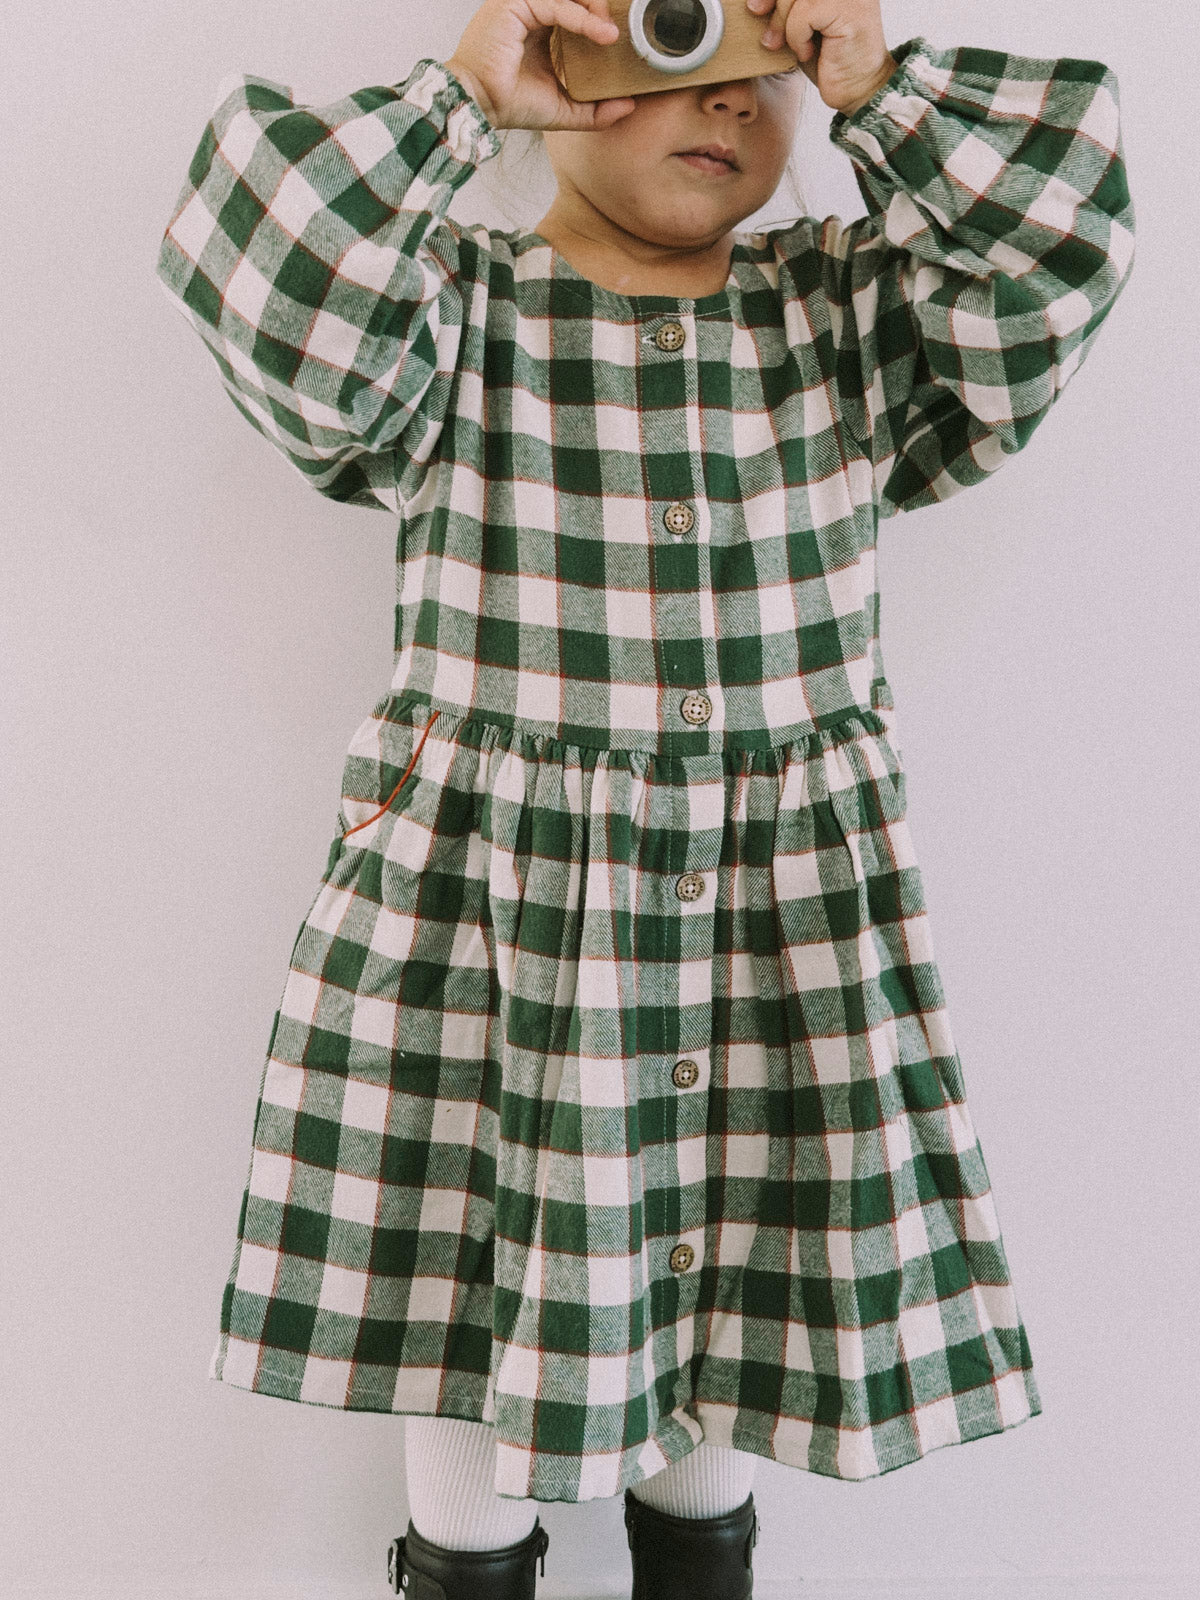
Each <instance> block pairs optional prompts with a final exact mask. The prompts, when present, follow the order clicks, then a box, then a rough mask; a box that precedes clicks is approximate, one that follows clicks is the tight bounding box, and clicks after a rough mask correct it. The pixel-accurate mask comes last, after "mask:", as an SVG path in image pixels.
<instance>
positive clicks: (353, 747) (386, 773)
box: [338, 706, 441, 847]
mask: <svg viewBox="0 0 1200 1600" xmlns="http://www.w3.org/2000/svg"><path fill="white" fill-rule="evenodd" d="M380 709H381V707H380V706H377V707H376V708H375V710H374V711H373V712H372V713H371V715H370V716H368V717H366V718H365V719H364V720H363V722H362V723H361V724H360V725H359V728H358V730H357V732H356V733H355V735H354V737H353V739H351V741H350V745H349V748H348V750H347V752H346V761H345V766H344V768H343V771H342V797H341V804H340V806H339V809H338V842H339V844H340V843H341V842H345V843H347V844H349V845H351V846H363V847H365V846H366V845H367V844H369V842H370V841H371V839H372V838H373V837H374V835H375V829H374V827H373V824H374V823H377V822H378V821H379V820H380V818H381V817H384V816H386V815H387V814H388V813H389V812H390V811H392V810H394V809H395V808H396V806H397V805H399V804H400V802H401V801H402V800H404V799H405V797H406V796H407V795H408V793H409V791H410V790H411V789H412V788H413V787H414V785H415V782H416V776H417V772H418V767H419V763H420V758H421V747H422V745H423V744H424V743H425V740H426V738H427V737H428V735H429V731H430V729H431V728H432V727H433V725H434V723H435V722H436V721H437V720H438V717H439V716H440V715H441V713H440V711H434V712H433V713H432V714H431V715H430V716H429V717H428V720H426V721H425V722H423V723H421V724H419V725H418V724H415V723H413V722H410V721H408V720H402V721H398V722H396V721H391V720H389V719H388V718H386V717H382V716H380V715H379V714H378V713H379V711H380ZM410 709H411V711H413V712H418V711H419V708H418V707H415V706H414V707H412V708H410ZM406 716H407V713H406Z"/></svg>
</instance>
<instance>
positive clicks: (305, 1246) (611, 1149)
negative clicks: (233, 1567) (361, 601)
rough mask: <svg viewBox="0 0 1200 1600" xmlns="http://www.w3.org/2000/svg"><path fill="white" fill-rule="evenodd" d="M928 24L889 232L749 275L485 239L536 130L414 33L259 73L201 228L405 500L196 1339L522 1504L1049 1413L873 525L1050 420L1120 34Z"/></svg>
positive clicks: (257, 389)
mask: <svg viewBox="0 0 1200 1600" xmlns="http://www.w3.org/2000/svg"><path fill="white" fill-rule="evenodd" d="M892 53H893V55H894V56H895V58H896V61H897V63H898V70H897V71H896V73H895V74H894V75H893V77H892V78H891V80H890V81H889V82H888V84H886V85H885V86H884V87H883V88H882V89H881V90H880V91H879V92H878V93H877V94H876V95H875V96H874V97H873V98H872V99H871V100H870V101H868V102H867V104H866V105H865V106H862V107H861V108H860V109H859V110H857V111H856V112H855V113H854V114H853V115H852V116H850V117H845V116H843V115H842V114H841V113H838V114H836V115H835V116H834V118H833V121H832V124H831V126H830V138H831V140H832V141H833V143H834V144H836V145H837V146H838V147H839V148H840V149H842V150H844V151H845V152H846V154H847V155H848V156H849V157H850V158H851V160H852V162H853V164H854V169H855V173H856V177H857V180H858V183H859V187H860V189H861V192H862V195H863V197H864V199H865V201H866V204H867V206H868V209H869V215H868V216H866V217H864V218H861V219H859V220H857V221H854V222H852V223H850V224H848V225H847V224H843V223H842V222H841V221H840V220H839V219H838V218H836V217H826V218H825V219H824V220H823V221H822V220H819V219H816V218H813V217H804V218H802V219H801V220H799V221H798V222H796V223H794V224H792V225H790V226H788V227H786V228H780V229H777V230H774V231H770V232H760V233H739V234H737V235H736V243H735V245H734V249H733V258H732V263H731V271H730V275H729V279H728V282H727V285H726V287H725V288H724V289H723V290H722V291H720V292H719V293H715V294H709V295H705V296H702V297H699V298H695V299H680V298H676V297H673V296H669V295H658V294H647V295H623V294H618V293H615V292H613V291H610V290H608V289H605V288H602V287H599V286H597V285H595V284H593V283H592V282H590V281H589V280H588V279H586V278H584V277H583V276H582V275H581V274H580V273H579V272H578V271H577V270H575V269H574V268H572V267H571V265H570V264H569V263H568V262H567V261H566V260H565V259H564V258H563V257H562V256H561V255H559V254H558V253H557V252H556V251H554V250H553V249H552V248H551V247H550V245H549V243H548V241H547V240H545V239H544V238H542V237H541V236H540V235H538V234H536V233H533V232H529V231H523V230H516V231H511V232H503V231H497V230H490V229H487V228H484V227H483V226H479V225H477V226H469V225H463V224H460V223H456V222H453V221H451V220H449V219H448V218H447V216H446V215H445V213H446V209H447V207H448V204H449V202H450V199H451V196H452V195H453V193H454V192H455V190H456V189H457V188H458V187H459V186H460V185H461V184H463V183H464V182H465V181H466V180H467V179H468V178H469V177H470V176H471V174H472V173H473V172H474V171H475V170H476V168H477V167H478V166H479V165H480V164H481V163H482V162H484V161H485V160H487V159H489V158H490V157H492V156H493V155H495V154H496V153H497V152H498V150H499V148H500V143H499V140H498V138H497V134H496V131H495V129H493V128H492V127H491V126H490V124H489V123H488V122H487V121H486V119H485V118H484V116H483V114H482V112H481V111H480V109H479V107H478V105H477V104H476V103H475V102H474V101H473V100H472V99H471V98H470V97H469V96H468V95H467V93H466V91H465V90H464V88H463V86H462V85H461V84H460V83H459V82H458V81H457V79H455V77H454V76H453V75H452V74H451V73H450V72H449V71H448V70H447V69H446V68H445V66H443V65H442V64H440V63H439V62H437V61H435V60H431V59H424V60H421V61H419V62H418V63H417V65H416V66H415V67H414V68H413V70H412V72H411V73H410V74H409V76H408V77H407V78H406V79H405V80H404V81H403V82H402V83H400V84H398V85H395V86H385V87H376V88H368V89H364V90H362V91H360V92H358V93H355V94H351V95H348V96H347V97H346V98H344V99H341V100H338V101H336V102H335V103H333V104H331V105H325V106H319V107H312V106H301V105H297V104H295V102H294V99H293V96H292V94H291V92H290V91H289V90H288V89H287V88H286V87H283V86H282V85H279V84H277V83H273V82H270V81H268V80H266V79H263V78H258V77H252V76H248V75H235V76H234V77H233V78H231V79H227V80H226V81H225V82H224V83H223V84H222V86H221V93H220V96H219V100H218V104H217V106H216V109H215V110H214V112H213V115H212V120H211V122H210V123H209V125H208V127H207V128H206V130H205V133H204V137H203V139H202V140H201V143H200V146H199V149H198V150H197V152H196V155H195V157H194V158H193V161H192V164H191V169H190V172H189V176H188V181H187V183H186V185H185V187H184V190H183V193H182V195H181V197H180V201H179V205H178V207H177V210H176V212H175V215H174V217H173V219H172V221H171V223H170V225H169V227H168V228H167V231H166V237H165V239H164V241H163V244H162V251H161V257H160V260H159V266H158V271H159V275H160V277H161V279H162V282H163V284H164V286H165V288H166V290H167V292H168V294H169V295H170V296H171V298H172V300H173V302H174V303H175V304H176V306H177V307H178V308H179V309H181V310H182V312H183V313H184V314H185V315H186V316H187V317H188V318H189V320H190V321H191V322H192V324H193V325H194V327H195V329H196V331H197V332H198V333H199V334H200V336H201V337H202V338H203V339H204V341H205V343H206V345H207V346H208V348H209V350H210V351H211V353H212V355H213V356H214V357H215V359H216V362H217V365H218V367H219V370H220V375H221V379H222V381H223V383H224V385H225V387H226V389H227V390H228V393H229V395H230V396H231V398H232V399H233V402H234V404H235V405H236V406H237V407H238V409H239V410H240V411H241V412H242V414H243V415H244V416H245V417H246V419H247V420H248V421H249V422H250V423H252V424H253V425H254V427H255V428H257V429H259V430H260V431H261V432H262V433H263V434H265V435H266V437H267V438H268V439H269V440H271V442H272V443H273V444H275V445H276V446H278V448H279V449H280V450H281V451H283V452H284V454H285V455H286V456H287V457H288V459H289V460H290V461H291V462H292V463H293V465H295V466H296V467H297V468H298V469H299V470H300V471H301V472H303V473H304V474H305V475H306V477H307V479H308V481H309V482H310V484H311V485H312V487H313V488H314V489H316V490H318V491H319V492H320V493H322V494H324V495H328V496H330V497H331V498H333V499H335V500H339V501H344V502H346V503H347V504H349V505H354V506H372V507H374V508H375V509H377V510H379V509H384V510H387V511H389V512H390V513H391V514H392V515H393V516H394V517H396V518H397V519H398V542H397V564H396V578H397V608H396V637H395V642H396V656H395V675H394V678H393V680H392V682H391V684H390V686H389V688H388V690H387V692H386V693H384V694H383V695H381V696H380V698H379V700H378V701H377V703H376V704H375V705H374V706H373V707H372V709H371V711H370V713H369V715H367V716H366V717H365V718H364V720H363V721H362V723H361V725H360V726H359V728H358V729H357V731H356V732H355V733H354V735H353V737H352V739H351V741H350V745H349V749H348V752H347V756H346V762H345V772H344V781H343V786H342V788H343V792H342V796H341V804H340V809H339V813H338V817H337V824H336V830H335V836H334V837H333V839H332V842H331V848H330V851H329V857H328V862H327V865H326V867H325V870H324V873H323V875H322V877H321V879H320V885H319V888H318V889H317V892H316V896H315V899H314V900H313V903H312V906H311V909H310V910H309V911H308V913H307V915H306V916H305V918H304V921H303V923H302V925H301V928H300V931H299V933H298V935H297V938H296V942H295V947H294V949H293V952H292V955H291V958H290V962H289V970H288V973H287V977H286V981H285V983H284V987H283V994H282V998H281V1000H280V1004H279V1008H278V1011H277V1013H276V1015H275V1020H274V1026H273V1028H272V1030H271V1037H270V1042H269V1044H268V1049H267V1060H266V1063H265V1066H264V1069H263V1077H262V1083H261V1097H260V1100H259V1104H258V1109H257V1115H256V1118H255V1124H254V1132H253V1151H252V1157H251V1161H250V1168H249V1177H248V1182H247V1185H246V1191H245V1196H244V1201H243V1205H242V1211H241V1216H240V1219H239V1225H238V1241H237V1247H236V1251H235V1254H234V1260H233V1266H232V1270H231V1272H230V1276H229V1282H228V1285H227V1288H226V1291H225V1294H224V1298H223V1303H222V1307H221V1327H220V1335H219V1340H218V1343H217V1347H216V1349H215V1351H214V1354H213V1360H212V1366H211V1369H210V1374H211V1376H212V1377H214V1378H217V1379H220V1380H222V1381H223V1382H225V1383H228V1384H233V1385H236V1386H237V1387H239V1388H242V1389H247V1390H252V1391H255V1392H257V1393H260V1394H270V1395H276V1396H281V1397H283V1398H286V1399H289V1400H297V1401H306V1402H310V1403H312V1404H316V1405H324V1406H332V1407H338V1408H341V1409H344V1410H354V1411H378V1412H397V1413H421V1414H436V1415H440V1416H450V1417H467V1418H473V1419H476V1420H481V1421H487V1422H491V1423H494V1425H495V1432H496V1439H497V1444H498V1469H497V1474H496V1489H497V1490H498V1491H499V1492H500V1493H501V1494H505V1495H511V1496H532V1497H534V1498H536V1499H538V1500H567V1501H578V1500H588V1499H593V1498H596V1497H599V1496H612V1495H615V1494H617V1493H619V1492H620V1491H622V1490H623V1489H624V1488H626V1487H627V1486H628V1485H630V1484H633V1483H636V1482H637V1481H639V1480H640V1479H642V1478H644V1477H646V1476H648V1475H649V1474H652V1473H654V1472H656V1471H658V1470H659V1469H660V1468H662V1467H664V1466H665V1465H667V1464H668V1463H670V1462H673V1461H676V1460H678V1459H679V1458H680V1457H682V1456H685V1455H686V1454H687V1453H688V1452H689V1451H690V1450H692V1449H693V1448H694V1446H695V1445H696V1444H697V1443H698V1442H699V1441H700V1440H701V1439H707V1440H709V1441H711V1442H712V1443H716V1444H723V1445H732V1446H736V1447H737V1448H738V1449H741V1450H748V1451H752V1452H755V1453H757V1454H758V1455H762V1456H767V1457H769V1458H771V1459H773V1460H776V1461H782V1462H786V1463H787V1464H789V1465H791V1466H794V1467H800V1468H805V1469H807V1470H809V1471H813V1472H819V1473H824V1474H826V1475H828V1476H831V1477H836V1478H844V1479H862V1478H869V1477H872V1476H875V1475H877V1474H880V1473H884V1472H888V1471H891V1470H892V1469H894V1468H896V1467H900V1466H903V1465H905V1464H906V1463H908V1462H911V1461H915V1460H917V1459H918V1458H920V1457H922V1456H925V1455H927V1454H928V1453H929V1452H930V1451H932V1450H936V1449H938V1448H939V1447H941V1446H943V1445H949V1444H957V1443H960V1442H962V1441H965V1440H969V1439H976V1438H979V1437H981V1436H983V1435H985V1434H991V1433H997V1432H999V1431H1000V1430H1002V1429H1005V1428H1011V1427H1013V1426H1015V1425H1016V1424H1018V1423H1020V1422H1022V1421H1024V1420H1025V1419H1026V1418H1028V1417H1030V1416H1032V1415H1034V1414H1036V1413H1037V1412H1038V1411H1040V1409H1041V1406H1040V1402H1039V1399H1038V1393H1037V1388H1036V1386H1035V1382H1034V1377H1033V1372H1032V1366H1031V1359H1030V1352H1029V1345H1028V1342H1027V1339H1026V1335H1025V1330H1024V1327H1023V1324H1022V1321H1021V1318H1020V1316H1019V1314H1018V1309H1017V1303H1016V1300H1015V1297H1014V1293H1013V1289H1012V1286H1011V1282H1010V1276H1009V1270H1008V1264H1007V1261H1006V1257H1005V1252H1004V1246H1003V1242H1002V1238H1001V1234H1000V1230H999V1226H998V1223H997V1214H996V1210H995V1207H994V1204H993V1198H992V1193H991V1188H990V1183H989V1178H988V1174H987V1170H986V1168H985V1165H984V1159H983V1155H982V1153H981V1150H980V1146H979V1143H978V1141H977V1138H976V1134H975V1130H974V1127H973V1125H972V1120H971V1115H970V1112H969V1110H968V1108H967V1105H966V1103H965V1097H964V1086H963V1075H962V1068H961V1065H960V1061H959V1057H958V1055H957V1053H956V1050H955V1045H954V1041H953V1038H952V1035H951V1029H950V1023H949V1020H948V1017H947V1011H946V1003H945V998H944V996H943V991H942V985H941V981H940V978H939V973H938V969H937V966H936V964H935V958H934V951H933V946H932V944H931V938H930V926H929V920H928V915H927V911H926V906H925V900H924V895H923V889H922V881H921V875H920V871H919V868H918V864H917V861H916V860H915V858H914V853H913V845H912V840H911V837H910V833H909V828H908V824H907V821H906V816H905V806H906V796H905V777H904V772H903V767H902V764H901V757H900V749H899V744H898V741H897V735H896V725H895V713H894V709H893V700H892V694H891V690H890V688H889V685H888V682H887V680H886V677H885V674H884V667H883V661H882V657H881V654H880V648H879V627H878V621H879V596H878V592H877V587H876V564H875V546H876V537H877V528H878V524H879V522H880V520H881V519H885V518H887V517H890V516H894V515H896V514H897V513H899V512H902V511H911V510H916V509H917V508H919V507H921V506H925V505H930V504H933V503H935V502H938V501H942V500H946V499H948V498H949V497H950V496H951V495H953V494H956V493H958V491H959V490H961V489H964V488H967V487H968V486H970V485H972V484H975V483H979V482H981V481H982V480H983V479H984V478H985V477H987V476H988V475H989V474H990V473H992V472H994V471H995V470H996V469H997V468H998V467H1000V466H1002V465H1003V463H1004V461H1005V460H1006V459H1007V457H1009V456H1010V455H1012V454H1014V453H1015V452H1016V451H1018V450H1020V449H1021V448H1023V446H1024V445H1025V444H1026V443H1027V442H1028V440H1029V438H1030V435H1031V434H1032V433H1033V431H1034V429H1035V428H1036V427H1037V425H1038V423H1039V422H1040V421H1041V420H1042V418H1043V417H1045V415H1046V414H1047V412H1048V411H1049V409H1050V407H1051V405H1052V404H1053V403H1054V401H1055V399H1056V398H1057V397H1058V395H1059V394H1060V393H1061V391H1062V390H1063V388H1064V387H1065V385H1066V383H1067V381H1068V380H1069V378H1070V377H1071V375H1072V374H1073V373H1074V372H1075V371H1076V370H1077V369H1078V367H1079V365H1080V363H1081V362H1082V361H1083V359H1084V357H1085V356H1086V354H1087V352H1088V350H1089V348H1090V346H1091V345H1092V343H1093V342H1094V340H1095V338H1096V335H1097V333H1098V331H1099V329H1100V325H1101V323H1102V322H1103V321H1104V318H1105V317H1106V315H1107V314H1108V312H1109V311H1110V310H1111V308H1112V306H1113V303H1114V301H1115V300H1116V298H1117V296H1118V294H1119V293H1120V291H1121V289H1122V288H1123V286H1124V283H1125V281H1126V279H1127V277H1128V274H1129V272H1130V270H1131V263H1132V258H1133V248H1134V238H1133V228H1134V219H1133V210H1132V207H1131V203H1130V199H1129V195H1128V192H1127V188H1126V180H1125V170H1124V164H1123V156H1122V149H1121V140H1120V134H1119V125H1118V86H1117V80H1116V77H1115V76H1114V74H1113V72H1112V71H1111V70H1110V69H1109V68H1107V67H1106V66H1104V65H1103V64H1101V63H1100V62H1097V61H1087V60H1077V59H1069V58H1064V59H1059V60H1037V59H1033V58H1027V57H1022V56H1015V55H1010V54H1005V53H1004V52H1000V51H990V50H981V49H949V50H939V49H934V48H933V47H931V46H930V45H929V44H928V43H927V41H926V40H924V39H922V38H919V37H918V38H914V39H912V40H910V41H908V42H907V43H906V44H904V45H901V46H900V47H899V48H897V49H895V50H894V51H893V52H892Z"/></svg>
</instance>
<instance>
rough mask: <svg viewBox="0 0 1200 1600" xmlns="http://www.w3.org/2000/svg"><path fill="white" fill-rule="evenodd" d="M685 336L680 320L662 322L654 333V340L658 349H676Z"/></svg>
mask: <svg viewBox="0 0 1200 1600" xmlns="http://www.w3.org/2000/svg"><path fill="white" fill-rule="evenodd" d="M686 338H687V334H686V333H685V332H684V330H683V323H682V322H664V323H663V325H662V327H661V328H659V329H658V331H657V332H656V333H655V335H654V342H655V344H656V345H657V346H658V348H659V349H660V350H678V349H679V348H680V346H681V345H682V344H683V341H684V340H685V339H686Z"/></svg>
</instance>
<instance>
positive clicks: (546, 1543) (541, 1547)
mask: <svg viewBox="0 0 1200 1600" xmlns="http://www.w3.org/2000/svg"><path fill="white" fill-rule="evenodd" d="M549 1548H550V1535H549V1534H548V1533H547V1532H546V1530H545V1528H544V1527H543V1526H542V1525H541V1524H540V1523H539V1524H538V1539H537V1544H536V1546H535V1548H534V1555H535V1556H536V1557H537V1559H538V1561H540V1562H541V1568H542V1577H543V1578H544V1577H545V1576H546V1551H547V1550H548V1549H549Z"/></svg>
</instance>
